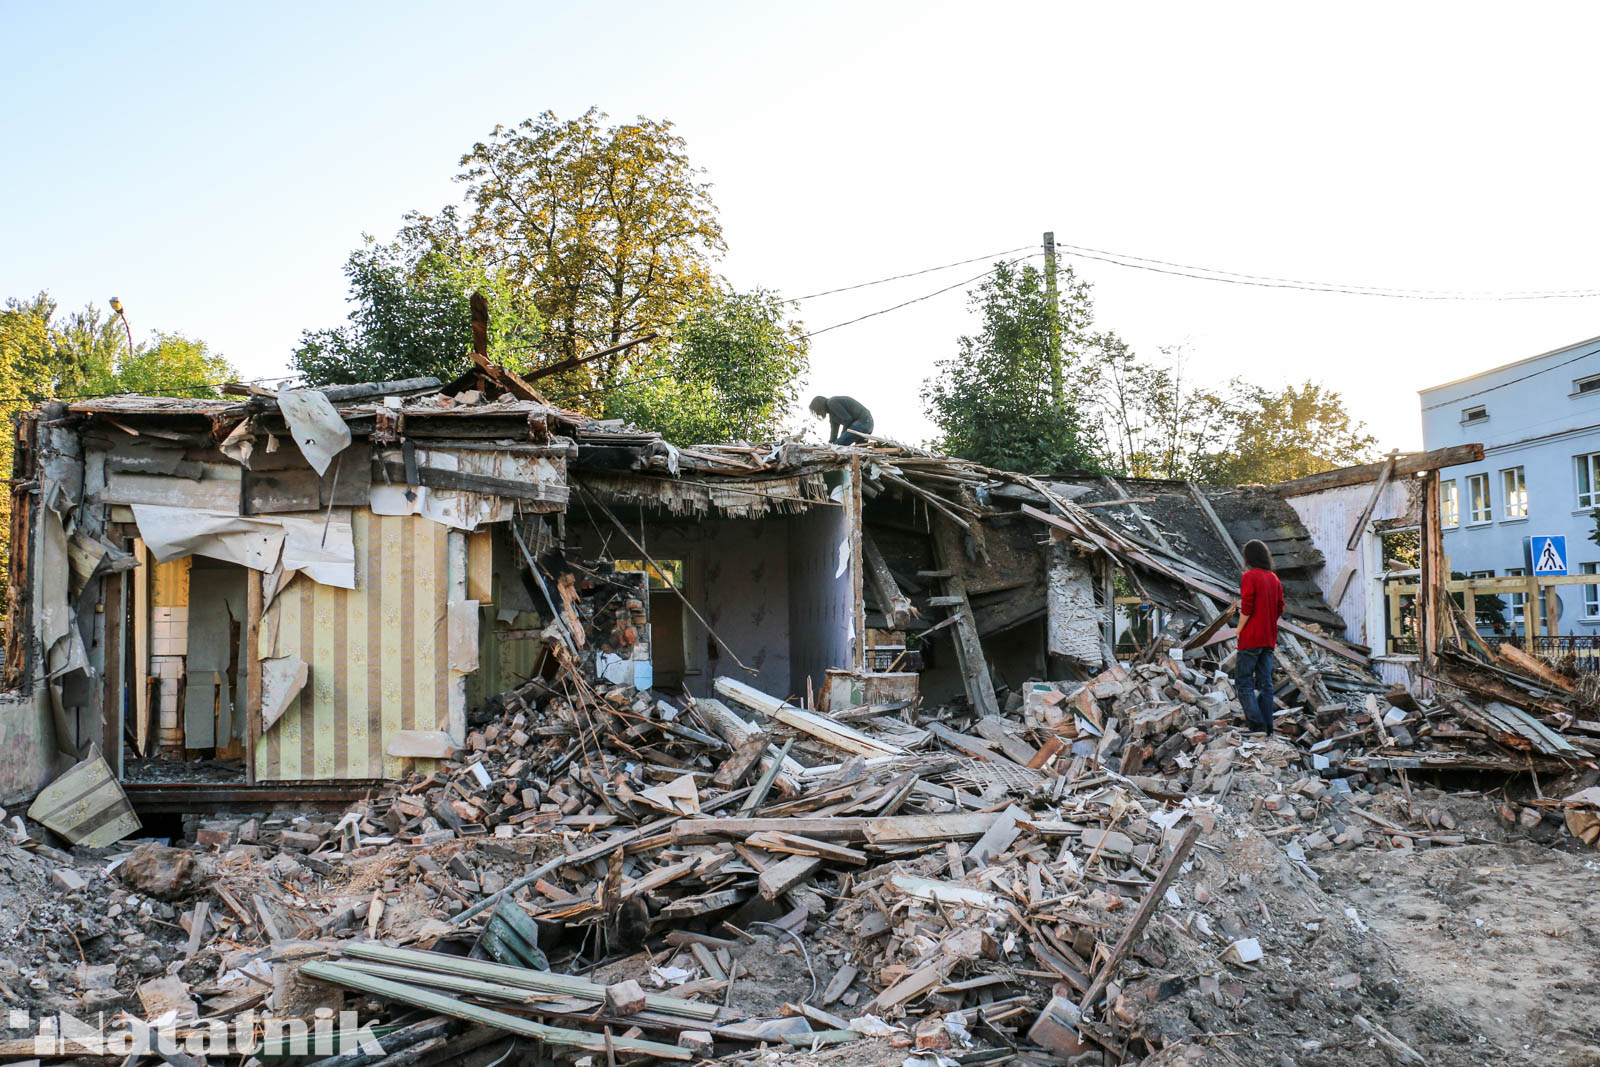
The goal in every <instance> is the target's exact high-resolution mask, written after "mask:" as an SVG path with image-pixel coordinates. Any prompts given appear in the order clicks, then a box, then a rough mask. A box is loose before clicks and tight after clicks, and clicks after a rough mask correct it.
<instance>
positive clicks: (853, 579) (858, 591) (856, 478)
mask: <svg viewBox="0 0 1600 1067" xmlns="http://www.w3.org/2000/svg"><path fill="white" fill-rule="evenodd" d="M849 499H850V507H849V508H848V509H847V511H846V519H845V521H846V522H848V523H849V524H850V619H851V626H850V628H851V629H852V630H854V631H855V641H854V642H853V647H852V648H851V658H852V659H854V661H855V662H854V663H853V664H852V666H854V667H855V669H856V670H860V671H865V670H866V669H867V666H868V664H867V594H866V584H865V583H866V575H865V574H864V573H863V572H864V571H865V570H866V567H865V561H864V560H863V559H862V555H863V552H862V547H861V540H862V537H863V535H864V531H865V529H866V517H865V516H864V515H863V514H862V505H863V502H862V499H861V457H860V456H857V455H852V456H851V457H850V498H849Z"/></svg>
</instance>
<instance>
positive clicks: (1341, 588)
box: [1328, 563, 1356, 611]
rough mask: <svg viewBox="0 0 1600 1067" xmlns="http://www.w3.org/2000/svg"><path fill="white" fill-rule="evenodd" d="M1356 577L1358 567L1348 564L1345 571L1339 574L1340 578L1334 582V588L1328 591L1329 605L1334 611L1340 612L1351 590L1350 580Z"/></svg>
mask: <svg viewBox="0 0 1600 1067" xmlns="http://www.w3.org/2000/svg"><path fill="white" fill-rule="evenodd" d="M1355 576H1356V565H1355V564H1354V563H1346V564H1345V565H1344V570H1342V571H1340V572H1339V577H1337V578H1335V579H1334V580H1333V585H1332V587H1331V588H1330V589H1329V590H1328V605H1329V607H1331V608H1333V610H1334V611H1338V610H1339V604H1340V603H1341V602H1342V601H1343V600H1344V594H1345V591H1346V590H1347V589H1349V588H1350V580H1351V579H1352V578H1354V577H1355Z"/></svg>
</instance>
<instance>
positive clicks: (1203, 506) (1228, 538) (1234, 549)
mask: <svg viewBox="0 0 1600 1067" xmlns="http://www.w3.org/2000/svg"><path fill="white" fill-rule="evenodd" d="M1183 484H1184V485H1186V486H1188V487H1189V496H1190V497H1192V498H1193V499H1194V502H1195V506H1196V507H1198V508H1199V509H1200V511H1201V513H1202V514H1203V515H1205V517H1206V521H1207V522H1209V523H1210V524H1211V532H1212V533H1214V534H1216V535H1217V539H1218V540H1219V541H1221V542H1222V547H1224V548H1226V549H1227V550H1228V555H1229V556H1232V557H1233V565H1234V566H1235V567H1238V568H1239V570H1240V571H1241V572H1242V571H1243V570H1244V554H1243V553H1241V552H1240V551H1239V545H1238V543H1237V542H1236V541H1234V539H1233V534H1231V533H1229V532H1228V528H1227V527H1226V526H1224V525H1223V524H1222V518H1221V516H1219V515H1218V514H1217V509H1216V508H1213V507H1212V506H1211V501H1209V500H1207V499H1206V495H1205V493H1203V492H1201V490H1200V487H1199V486H1198V485H1195V484H1194V482H1192V481H1187V480H1186V481H1185V482H1184V483H1183ZM1223 614H1227V612H1223Z"/></svg>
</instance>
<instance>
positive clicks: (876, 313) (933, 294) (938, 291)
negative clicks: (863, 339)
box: [805, 245, 1040, 340]
mask: <svg viewBox="0 0 1600 1067" xmlns="http://www.w3.org/2000/svg"><path fill="white" fill-rule="evenodd" d="M1023 247H1032V246H1029V245H1025V246H1023ZM1039 254H1040V253H1038V252H1030V253H1029V254H1028V255H1026V256H1018V257H1017V258H1016V259H1008V260H1006V261H1005V262H1004V263H1000V264H997V265H995V266H993V267H990V268H989V269H988V270H986V271H984V272H983V273H982V274H979V275H978V276H976V277H973V278H968V279H967V280H966V281H964V282H956V283H955V284H954V285H947V286H945V287H944V288H943V289H935V290H934V291H933V292H931V293H926V294H924V295H922V296H914V297H912V298H911V299H910V300H904V301H901V302H900V303H898V304H895V305H894V306H893V307H886V308H883V309H882V310H880V311H869V312H867V313H866V314H865V315H857V316H856V317H855V318H853V319H846V320H845V321H843V322H836V323H834V324H833V325H832V326H824V327H823V328H822V329H820V330H812V331H811V332H810V333H808V334H806V335H805V336H806V339H807V340H810V339H811V338H813V337H817V336H820V335H821V334H825V333H827V332H828V331H829V330H837V329H838V328H839V327H841V326H850V325H853V324H855V323H857V322H861V321H862V320H863V319H871V318H876V317H877V316H879V315H887V314H888V313H889V312H891V311H899V310H900V309H901V308H903V307H910V306H911V305H912V304H919V303H921V302H922V301H924V300H931V299H933V298H934V297H936V296H938V295H940V294H941V293H948V292H949V291H950V290H952V289H959V288H961V287H962V286H963V285H971V284H972V283H973V282H978V281H982V280H983V279H985V278H987V277H989V275H991V274H994V273H996V272H997V271H999V270H1001V269H1003V268H1005V267H1009V266H1011V265H1012V264H1015V263H1021V262H1022V261H1023V260H1025V259H1031V258H1032V257H1033V256H1037V255H1039Z"/></svg>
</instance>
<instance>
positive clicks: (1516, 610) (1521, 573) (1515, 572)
mask: <svg viewBox="0 0 1600 1067" xmlns="http://www.w3.org/2000/svg"><path fill="white" fill-rule="evenodd" d="M1527 576H1528V569H1527V568H1526V567H1507V568H1506V577H1507V578H1526V577H1527ZM1506 602H1507V603H1508V604H1510V605H1511V624H1512V625H1513V626H1521V625H1522V622H1523V619H1522V609H1523V607H1524V606H1525V605H1526V604H1527V603H1528V594H1527V593H1507V594H1506Z"/></svg>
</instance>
